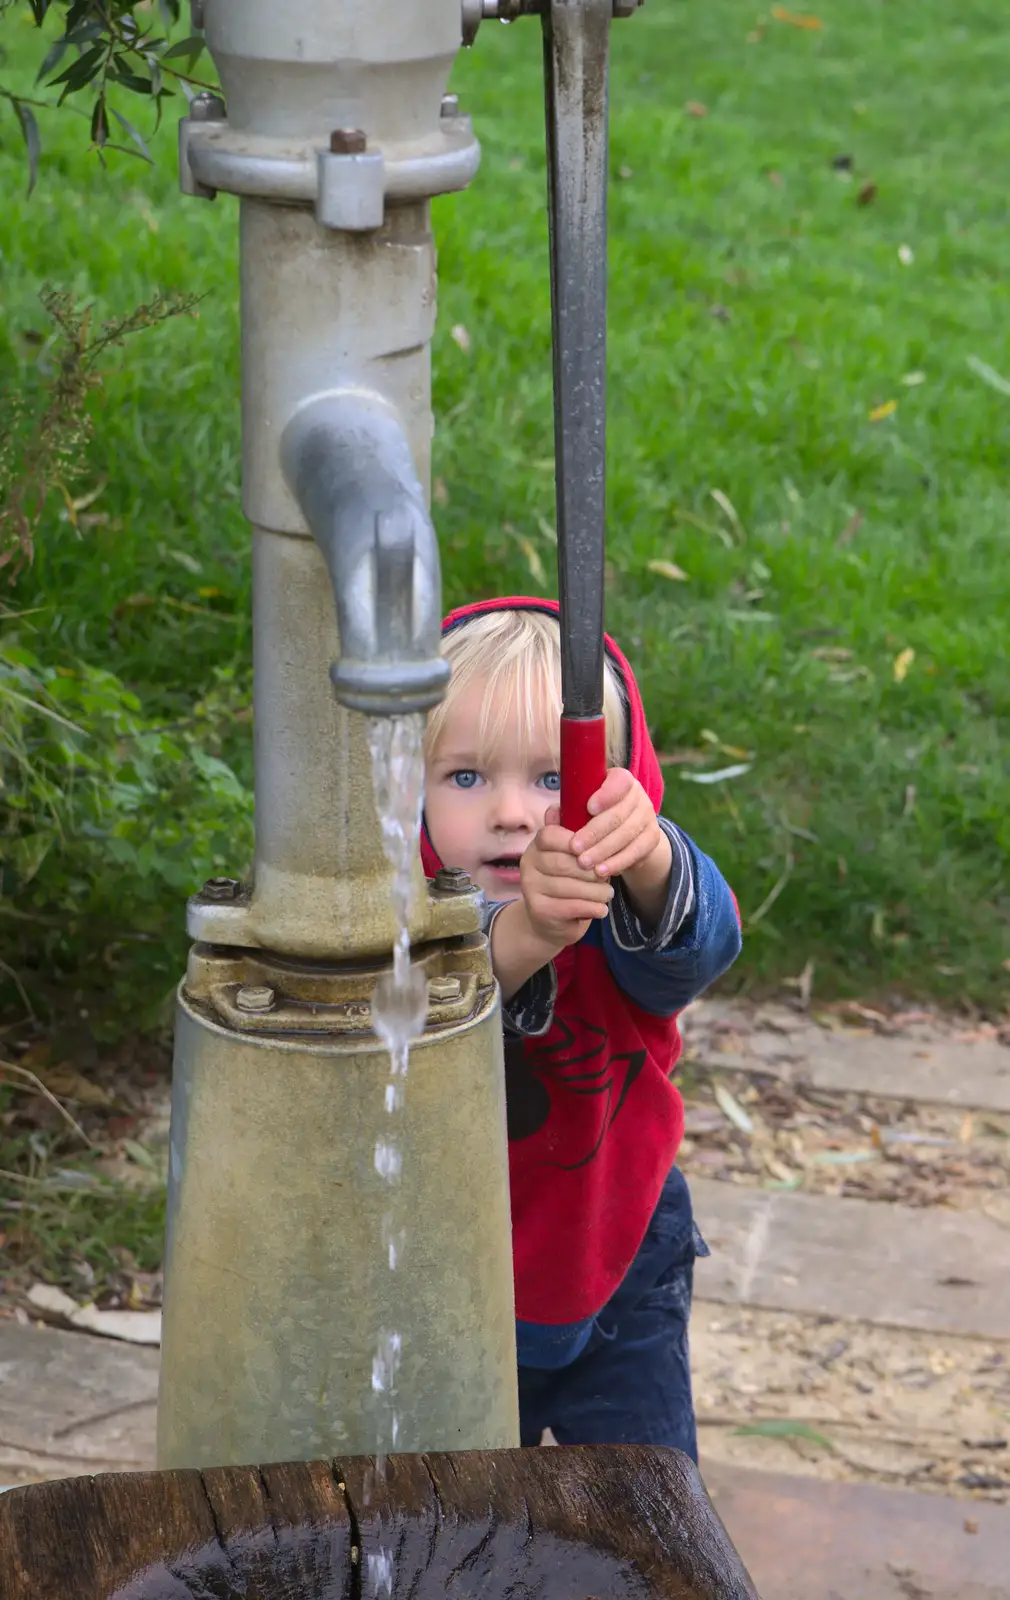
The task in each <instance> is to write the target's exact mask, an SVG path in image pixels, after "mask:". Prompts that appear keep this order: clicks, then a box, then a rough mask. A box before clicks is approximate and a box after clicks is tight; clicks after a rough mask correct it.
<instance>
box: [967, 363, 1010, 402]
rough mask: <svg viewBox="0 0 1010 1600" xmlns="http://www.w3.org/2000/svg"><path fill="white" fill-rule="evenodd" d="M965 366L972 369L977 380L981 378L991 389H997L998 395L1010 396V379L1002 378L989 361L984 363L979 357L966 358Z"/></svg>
mask: <svg viewBox="0 0 1010 1600" xmlns="http://www.w3.org/2000/svg"><path fill="white" fill-rule="evenodd" d="M965 365H966V366H969V367H970V368H971V370H972V372H974V374H975V376H976V378H981V379H982V382H983V383H987V384H988V385H989V387H990V389H995V390H996V392H997V394H1007V395H1010V379H1008V378H1004V377H1002V376H1001V375H1000V373H998V372H997V371H996V369H995V367H991V366H990V365H989V363H988V361H982V360H980V359H979V357H978V356H966V357H965Z"/></svg>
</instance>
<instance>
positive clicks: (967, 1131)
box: [958, 1111, 975, 1144]
mask: <svg viewBox="0 0 1010 1600" xmlns="http://www.w3.org/2000/svg"><path fill="white" fill-rule="evenodd" d="M974 1137H975V1118H974V1117H973V1116H972V1114H971V1112H970V1111H966V1112H965V1114H964V1121H963V1122H962V1124H961V1128H960V1131H959V1133H958V1139H959V1140H960V1142H961V1143H962V1144H971V1141H972V1140H973V1139H974Z"/></svg>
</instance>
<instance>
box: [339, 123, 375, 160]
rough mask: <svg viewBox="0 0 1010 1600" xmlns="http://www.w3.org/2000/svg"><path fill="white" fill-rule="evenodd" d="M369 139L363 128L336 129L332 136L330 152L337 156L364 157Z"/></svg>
mask: <svg viewBox="0 0 1010 1600" xmlns="http://www.w3.org/2000/svg"><path fill="white" fill-rule="evenodd" d="M367 148H368V139H367V136H366V135H365V133H364V132H363V131H362V129H361V128H334V130H333V132H332V133H331V134H330V150H331V151H332V153H333V154H334V155H335V156H363V155H364V153H365V151H366V150H367Z"/></svg>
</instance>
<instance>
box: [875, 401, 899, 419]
mask: <svg viewBox="0 0 1010 1600" xmlns="http://www.w3.org/2000/svg"><path fill="white" fill-rule="evenodd" d="M897 409H898V402H897V400H885V401H884V403H883V405H882V406H874V408H873V410H872V411H871V412H870V421H871V422H883V420H884V418H885V417H893V416H894V413H895V412H896V411H897Z"/></svg>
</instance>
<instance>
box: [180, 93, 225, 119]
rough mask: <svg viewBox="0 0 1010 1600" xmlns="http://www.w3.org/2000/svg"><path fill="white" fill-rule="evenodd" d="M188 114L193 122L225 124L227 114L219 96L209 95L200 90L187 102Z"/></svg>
mask: <svg viewBox="0 0 1010 1600" xmlns="http://www.w3.org/2000/svg"><path fill="white" fill-rule="evenodd" d="M189 114H190V116H191V117H192V119H193V121H194V122H226V121H227V119H228V112H227V109H226V107H225V103H224V101H223V100H222V99H221V96H220V95H219V94H209V93H208V91H207V90H206V89H201V91H200V93H199V94H195V95H194V96H193V98H192V100H191V101H190V102H189Z"/></svg>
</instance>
